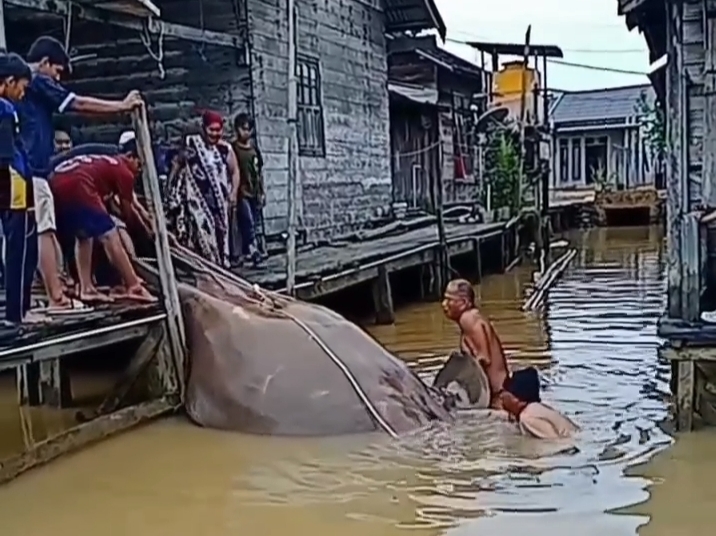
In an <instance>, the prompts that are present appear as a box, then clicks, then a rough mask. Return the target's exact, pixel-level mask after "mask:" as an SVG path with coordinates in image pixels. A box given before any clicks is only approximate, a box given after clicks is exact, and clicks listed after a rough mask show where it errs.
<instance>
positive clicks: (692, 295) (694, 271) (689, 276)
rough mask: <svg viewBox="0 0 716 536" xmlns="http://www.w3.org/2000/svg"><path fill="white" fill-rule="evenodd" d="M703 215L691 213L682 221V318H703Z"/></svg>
mask: <svg viewBox="0 0 716 536" xmlns="http://www.w3.org/2000/svg"><path fill="white" fill-rule="evenodd" d="M700 220H701V214H700V213H698V212H689V213H688V214H684V216H683V219H682V221H681V229H680V232H681V263H682V264H681V318H682V319H683V320H687V321H690V322H696V321H698V320H699V319H700V317H701V271H702V266H701V264H702V263H701V228H700V227H701V226H700Z"/></svg>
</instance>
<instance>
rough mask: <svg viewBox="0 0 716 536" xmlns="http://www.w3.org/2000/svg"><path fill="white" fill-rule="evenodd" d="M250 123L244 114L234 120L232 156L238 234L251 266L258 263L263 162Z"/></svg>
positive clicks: (243, 251)
mask: <svg viewBox="0 0 716 536" xmlns="http://www.w3.org/2000/svg"><path fill="white" fill-rule="evenodd" d="M253 129H254V125H253V121H252V120H251V118H250V117H249V116H248V115H247V114H239V115H237V116H236V118H235V119H234V131H235V134H236V140H235V141H234V143H233V147H234V153H236V160H237V162H238V165H239V175H240V182H239V198H238V200H237V209H238V220H239V229H240V233H241V252H240V254H242V255H247V256H249V257H250V258H251V259H252V260H253V262H254V264H258V263H260V261H261V257H262V255H261V251H260V247H259V243H260V241H259V240H258V234H259V233H258V232H257V231H258V229H259V224H260V223H261V209H262V208H263V206H264V204H265V201H266V194H265V191H264V185H263V177H262V176H261V171H262V167H263V161H262V158H261V153H260V152H259V151H258V149H257V148H256V146H255V145H254V143H253V141H252V139H251V136H252V134H253Z"/></svg>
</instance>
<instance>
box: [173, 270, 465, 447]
mask: <svg viewBox="0 0 716 536" xmlns="http://www.w3.org/2000/svg"><path fill="white" fill-rule="evenodd" d="M179 292H180V297H181V301H182V305H183V313H184V322H185V325H186V333H187V344H188V350H189V359H190V373H189V378H188V383H187V392H186V409H187V413H188V415H189V417H190V418H191V419H192V420H193V421H194V422H196V423H197V424H199V425H201V426H207V427H211V428H218V429H223V430H235V431H240V432H246V433H253V434H271V435H300V436H327V435H338V434H350V433H361V432H371V431H375V430H383V431H385V432H387V433H390V434H391V435H399V434H403V433H406V432H410V431H413V430H417V429H419V428H422V427H425V426H426V425H428V424H429V423H430V422H431V421H435V420H439V421H450V420H451V419H452V417H451V414H450V412H449V411H448V410H447V409H446V404H444V403H443V402H445V399H444V398H443V399H441V398H440V397H436V396H434V395H435V393H434V392H433V391H432V390H431V389H430V388H429V387H428V386H426V385H425V384H424V383H423V382H422V381H421V380H420V379H419V378H418V377H417V376H416V375H415V374H414V373H413V372H412V371H411V370H410V369H409V368H408V367H407V365H406V364H405V363H403V362H402V361H401V360H400V359H398V358H397V357H395V356H393V355H392V354H391V353H390V352H388V351H387V350H386V349H385V348H383V347H382V346H381V345H380V344H378V343H377V342H376V341H375V340H374V339H373V338H371V337H370V336H369V335H368V334H367V333H365V332H364V331H362V330H361V329H360V328H359V327H357V326H356V325H354V324H352V323H351V322H349V321H347V320H346V319H345V318H343V317H342V316H340V315H339V314H337V313H335V312H333V311H331V310H329V309H327V308H324V307H321V306H318V305H314V304H310V303H305V302H301V301H298V300H293V299H290V298H284V297H280V296H278V295H276V294H269V293H266V292H264V291H261V290H260V289H258V288H255V287H251V286H250V285H248V284H242V283H241V282H240V281H237V280H236V279H235V278H230V277H228V276H226V277H225V276H222V275H220V274H217V273H208V272H199V273H195V274H194V281H193V282H192V284H186V283H180V285H179Z"/></svg>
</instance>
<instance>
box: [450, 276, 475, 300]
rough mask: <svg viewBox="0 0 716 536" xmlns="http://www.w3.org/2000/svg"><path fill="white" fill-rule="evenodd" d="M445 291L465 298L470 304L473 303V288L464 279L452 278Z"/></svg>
mask: <svg viewBox="0 0 716 536" xmlns="http://www.w3.org/2000/svg"><path fill="white" fill-rule="evenodd" d="M446 291H447V292H448V293H449V294H452V295H454V296H456V297H460V298H463V299H465V300H466V301H467V302H468V303H469V304H470V305H475V289H473V288H472V285H471V284H470V282H469V281H467V280H466V279H453V280H452V281H450V282H449V283H448V286H447V289H446Z"/></svg>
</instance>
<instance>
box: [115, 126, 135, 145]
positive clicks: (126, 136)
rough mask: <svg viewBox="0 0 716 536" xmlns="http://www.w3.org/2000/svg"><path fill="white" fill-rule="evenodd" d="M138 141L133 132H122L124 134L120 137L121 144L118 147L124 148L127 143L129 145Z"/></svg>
mask: <svg viewBox="0 0 716 536" xmlns="http://www.w3.org/2000/svg"><path fill="white" fill-rule="evenodd" d="M135 139H136V136H135V135H134V131H133V130H125V131H124V132H122V134H121V135H120V136H119V143H118V145H120V146H122V145H124V144H125V143H128V142H130V141H134V140H135Z"/></svg>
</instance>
